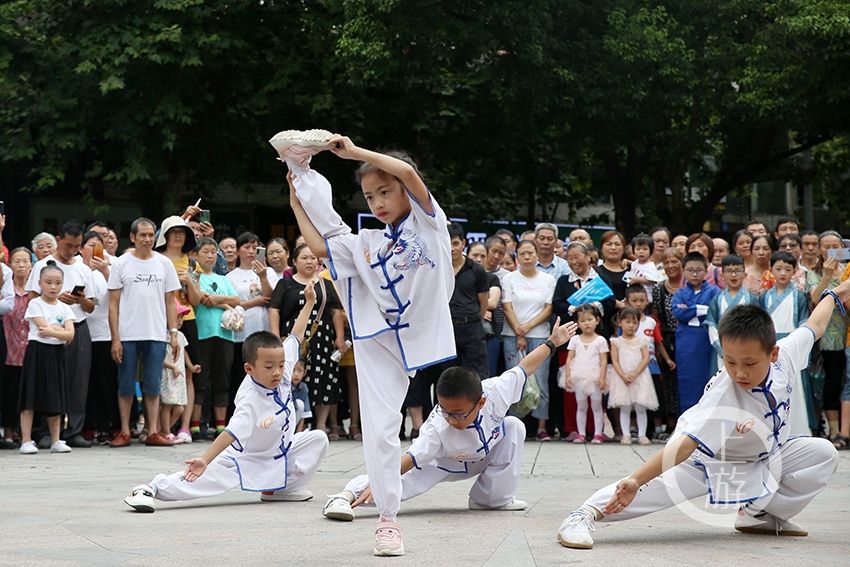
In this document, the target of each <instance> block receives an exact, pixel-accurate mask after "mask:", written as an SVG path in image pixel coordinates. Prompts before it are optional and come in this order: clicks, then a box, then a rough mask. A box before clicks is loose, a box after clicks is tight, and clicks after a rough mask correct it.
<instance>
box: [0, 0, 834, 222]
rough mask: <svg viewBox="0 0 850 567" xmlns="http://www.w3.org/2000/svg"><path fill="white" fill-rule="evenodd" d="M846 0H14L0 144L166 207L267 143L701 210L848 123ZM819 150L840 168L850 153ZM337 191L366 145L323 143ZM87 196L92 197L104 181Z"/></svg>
mask: <svg viewBox="0 0 850 567" xmlns="http://www.w3.org/2000/svg"><path fill="white" fill-rule="evenodd" d="M848 38H850V0H769V1H767V2H756V1H752V0H722V1H718V2H704V1H698V0H676V1H672V0H667V1H657V2H648V1H641V2H627V1H624V0H471V1H468V2H454V1H450V0H429V1H421V0H343V1H341V2H340V1H338V0H314V1H310V0H264V1H262V2H260V1H259V0H251V1H244V2H232V1H230V0H206V1H202V0H84V1H72V0H16V1H12V2H6V3H3V4H0V127H2V131H3V134H4V135H3V136H2V137H0V162H4V163H7V164H13V165H14V166H15V167H16V168H17V169H20V168H21V167H24V168H25V170H26V171H27V172H28V173H27V178H26V183H25V187H24V188H25V189H28V190H46V189H50V188H53V187H57V186H62V185H65V186H71V187H77V186H79V187H80V188H81V189H82V190H83V193H84V194H85V195H88V197H87V198H90V199H93V197H92V195H100V194H102V192H103V190H104V188H106V187H117V188H120V189H122V190H125V191H128V192H132V193H134V194H136V195H139V196H140V198H143V199H144V200H145V202H149V203H150V206H151V207H153V208H156V207H161V206H162V205H163V203H164V202H165V200H166V199H165V196H167V198H168V200H169V201H173V202H186V201H187V199H186V198H184V197H183V194H184V193H187V192H191V193H192V195H195V194H203V192H204V191H205V189H206V188H207V187H209V186H212V185H216V184H219V183H222V182H230V183H233V184H237V185H244V184H248V183H253V182H265V183H267V182H269V181H270V180H274V179H279V178H280V177H281V174H282V172H281V167H280V165H279V164H278V163H276V162H275V161H274V159H273V152H272V150H271V149H270V148H269V147H268V145H267V143H266V140H267V139H268V138H269V137H270V136H271V135H272V134H274V133H275V132H276V131H277V130H280V129H284V128H311V127H325V128H328V129H331V130H336V131H340V132H344V133H346V134H349V135H351V136H352V137H353V138H354V139H355V141H356V142H358V143H361V144H363V145H365V146H367V147H402V148H405V149H408V150H410V151H411V152H412V153H413V154H414V155H415V156H416V157H417V158H418V159H419V161H420V165H421V166H422V168H423V171H425V173H426V175H427V176H428V182H429V184H430V185H431V186H432V187H433V188H434V189H435V190H436V191H437V192H438V193H439V195H440V199H441V202H442V203H443V204H444V206H445V207H446V208H447V209H449V210H453V211H456V212H458V213H463V214H465V215H467V216H470V217H472V218H473V219H481V218H487V217H493V216H514V215H516V214H523V212H524V211H525V210H526V208H527V207H528V208H530V210H531V211H532V212H531V215H530V216H532V217H535V218H549V217H551V216H552V215H553V214H554V212H555V211H556V209H557V210H561V211H563V210H564V207H567V208H568V209H569V210H571V211H574V210H576V209H577V208H579V207H580V206H582V205H583V204H586V203H588V202H590V201H599V200H600V199H603V198H604V197H605V196H606V195H610V196H611V197H613V201H614V204H615V209H616V210H615V213H616V214H615V218H616V221H617V224H618V226H619V227H620V228H621V229H624V230H625V231H627V232H634V230H636V229H637V228H638V222H639V219H638V218H637V211H638V209H640V210H642V211H643V219H642V221H641V224H643V225H648V224H650V223H654V222H664V223H667V224H669V225H671V226H672V227H673V228H674V229H676V230H689V229H693V228H696V227H699V226H701V225H702V223H703V222H704V221H705V220H706V219H707V218H708V217H709V215H710V213H711V211H712V209H713V208H714V206H715V205H716V204H717V203H718V202H719V201H720V199H722V198H723V197H724V196H725V195H727V194H729V192H730V191H733V190H735V189H737V188H740V187H742V186H744V185H746V184H747V183H750V182H752V181H754V180H756V179H760V178H762V177H764V176H767V175H780V176H781V175H787V174H789V173H788V170H789V169H790V167H791V166H792V165H793V163H794V162H793V158H794V156H795V155H797V154H799V153H801V152H803V151H806V150H808V149H809V148H818V147H824V148H832V146H821V145H822V144H824V143H827V142H829V141H830V140H838V141H836V142H833V144H837V145H838V146H840V145H841V144H844V146H842V147H846V139H847V138H846V137H847V135H848V132H850V104H849V103H850V100H849V99H850V41H848ZM814 155H815V156H819V155H829V156H832V157H830V158H829V159H827V158H823V160H822V161H819V159H820V158H817V159H815V160H814V164H815V165H816V166H817V167H821V168H822V169H823V170H824V171H828V172H829V174H828V175H827V174H826V173H824V174H823V175H821V176H816V179H818V182H822V183H827V179H830V180H833V182H834V180H835V179H838V177H836V176H835V171H836V168H840V167H843V164H844V161H842V160H841V159H839V157H840V152H838V153H836V150H834V148H833V149H830V151H828V152H825V153H822V154H819V153H818V152H817V151H816V152H815V154H814ZM318 161H319V163H321V166H322V168H323V171H327V172H328V173H329V175H330V176H331V177H332V180H333V181H335V182H337V186H338V187H339V188H340V189H341V190H342V191H341V195H342V196H344V195H345V189H348V190H354V187H353V184H351V183H350V171H351V167H350V166H351V164H345V163H341V162H338V161H335V160H332V159H328V158H325V157H323V156H320V157H319V158H318ZM92 202H94V200H93V201H92Z"/></svg>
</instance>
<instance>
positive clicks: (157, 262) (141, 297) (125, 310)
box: [107, 252, 180, 342]
mask: <svg viewBox="0 0 850 567" xmlns="http://www.w3.org/2000/svg"><path fill="white" fill-rule="evenodd" d="M107 287H108V288H109V289H110V290H113V289H120V290H121V301H120V303H119V308H118V334H119V337H120V339H121V341H161V342H167V341H168V319H167V317H166V312H165V294H166V293H169V292H172V291H177V290H178V289H180V280H178V279H177V270H175V269H174V264H173V263H172V262H171V260H169V259H168V258H166V257H165V256H163V255H162V254H159V253H158V252H154V253H153V255H152V256H151V257H150V258H148V259H146V260H140V259H139V258H137V257H136V255H135V254H133V253H132V252H128V253H127V254H124V255H123V256H121V257H120V258H117V259H116V260H115V261H114V262H113V263H112V271H111V272H110V274H109V282H108V285H107Z"/></svg>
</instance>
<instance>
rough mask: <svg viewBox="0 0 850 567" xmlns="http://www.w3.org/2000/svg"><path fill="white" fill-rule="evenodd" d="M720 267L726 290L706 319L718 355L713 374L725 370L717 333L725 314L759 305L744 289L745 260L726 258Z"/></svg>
mask: <svg viewBox="0 0 850 567" xmlns="http://www.w3.org/2000/svg"><path fill="white" fill-rule="evenodd" d="M720 266H721V270H722V273H723V281H725V282H726V288H725V289H723V290H722V291H721V292H720V293H718V294H717V296H716V297H715V298H714V300H712V302H711V305H709V306H708V315H706V317H705V327H706V329H707V330H708V340H709V342H710V343H711V347H712V348H713V349H714V354H715V355H716V356H715V359H714V366H712V370H711V373H712V374H713V373H714V372H715V371H717V370H720V369H722V368H723V351H722V350H721V348H720V335H719V334H718V332H717V326H718V325H719V324H720V319H721V318H722V317H723V314H724V313H726V312H727V311H729V310H730V309H732V308H733V307H735V306H736V305H758V304H759V299H758V297H756V296H755V295H753V294H752V293H750V292H749V291H748V290H747V289H746V288H744V278H745V277H746V276H747V272H746V269H745V267H744V259H743V258H741V257H740V256H736V255H731V256H726V257H725V258H723V260H722V261H721V262H720Z"/></svg>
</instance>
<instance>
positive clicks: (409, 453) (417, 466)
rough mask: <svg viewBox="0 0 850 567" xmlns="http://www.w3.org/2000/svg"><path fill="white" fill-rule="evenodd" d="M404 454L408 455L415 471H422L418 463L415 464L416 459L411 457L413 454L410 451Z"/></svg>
mask: <svg viewBox="0 0 850 567" xmlns="http://www.w3.org/2000/svg"><path fill="white" fill-rule="evenodd" d="M405 453H407V454H408V455H410V458H411V459H412V460H413V468H415V469H416V470H419V471H421V470H422V467H420V466H419V463H417V462H416V457H414V456H413V453H411V452H410V451H405Z"/></svg>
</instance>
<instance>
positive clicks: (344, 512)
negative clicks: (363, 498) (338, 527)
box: [322, 494, 354, 522]
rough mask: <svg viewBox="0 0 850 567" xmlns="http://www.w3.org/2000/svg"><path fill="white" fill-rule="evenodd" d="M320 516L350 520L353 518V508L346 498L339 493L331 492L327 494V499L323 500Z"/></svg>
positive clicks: (343, 520)
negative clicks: (323, 505) (323, 506)
mask: <svg viewBox="0 0 850 567" xmlns="http://www.w3.org/2000/svg"><path fill="white" fill-rule="evenodd" d="M322 516H324V517H325V518H328V519H329V520H340V521H342V522H350V521H352V520H353V519H354V509H353V508H352V507H351V502H349V501H348V498H346V497H345V496H343V495H341V494H332V495H330V496H328V501H327V502H325V508H324V509H323V510H322Z"/></svg>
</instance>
